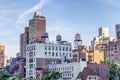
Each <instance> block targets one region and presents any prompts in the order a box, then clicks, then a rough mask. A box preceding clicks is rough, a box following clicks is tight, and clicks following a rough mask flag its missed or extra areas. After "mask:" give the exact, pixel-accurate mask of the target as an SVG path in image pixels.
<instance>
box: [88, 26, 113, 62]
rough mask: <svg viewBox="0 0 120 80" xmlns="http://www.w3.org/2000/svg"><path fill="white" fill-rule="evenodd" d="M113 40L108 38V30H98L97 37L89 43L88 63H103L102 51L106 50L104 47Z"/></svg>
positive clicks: (103, 28)
mask: <svg viewBox="0 0 120 80" xmlns="http://www.w3.org/2000/svg"><path fill="white" fill-rule="evenodd" d="M113 40H114V38H112V37H110V36H109V30H108V28H105V27H102V28H99V36H97V37H95V38H94V40H93V41H92V42H91V47H90V49H89V54H88V61H89V62H90V63H99V62H100V61H104V51H105V50H106V45H107V44H109V42H110V41H113Z"/></svg>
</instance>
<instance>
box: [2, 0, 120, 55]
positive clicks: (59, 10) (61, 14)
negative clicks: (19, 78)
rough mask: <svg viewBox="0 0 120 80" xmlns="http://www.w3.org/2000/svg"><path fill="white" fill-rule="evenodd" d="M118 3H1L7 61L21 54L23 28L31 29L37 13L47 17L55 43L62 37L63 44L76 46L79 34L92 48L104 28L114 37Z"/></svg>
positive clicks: (41, 0) (110, 0)
mask: <svg viewBox="0 0 120 80" xmlns="http://www.w3.org/2000/svg"><path fill="white" fill-rule="evenodd" d="M119 2H120V1H119V0H114V1H113V0H106V1H104V0H97V1H95V0H93V1H88V0H84V1H83V0H82V1H79V0H76V1H68V0H66V1H63V0H61V1H55V0H46V1H45V0H34V2H33V1H32V0H30V1H29V2H28V1H23V0H21V1H15V0H13V1H6V0H1V1H0V4H1V7H0V8H1V11H0V12H1V16H0V21H1V22H0V23H1V24H0V32H1V34H0V37H1V41H0V43H1V44H4V45H5V46H6V53H7V55H8V57H10V56H15V54H16V53H17V52H19V43H20V42H19V40H20V34H21V33H23V31H24V27H27V26H29V24H28V22H29V20H30V19H32V16H33V14H34V12H36V11H40V12H41V13H42V15H43V16H45V17H46V22H47V24H46V28H47V32H48V33H49V38H50V40H55V37H56V35H57V34H60V35H61V36H62V37H63V40H68V41H70V42H73V40H74V35H75V34H76V33H79V34H81V39H82V40H83V44H86V45H90V41H91V40H93V38H94V37H96V36H98V28H99V27H102V26H105V27H108V28H109V30H110V36H113V37H115V24H119V23H120V20H119V17H120V16H119V13H120V11H119V7H120V5H119V4H118V3H119ZM8 3H9V4H8ZM37 4H38V5H39V6H38V5H37ZM40 5H41V6H40ZM36 6H37V7H36ZM8 7H9V9H8ZM21 16H22V17H21ZM90 27H91V28H90ZM86 38H87V39H86Z"/></svg>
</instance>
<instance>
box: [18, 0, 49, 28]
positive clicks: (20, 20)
mask: <svg viewBox="0 0 120 80" xmlns="http://www.w3.org/2000/svg"><path fill="white" fill-rule="evenodd" d="M50 1H51V0H40V1H39V3H38V4H36V5H35V6H33V7H32V8H30V9H28V10H27V11H25V12H23V13H22V14H20V15H19V17H18V20H17V22H16V28H17V29H19V27H18V25H21V24H22V23H24V22H23V21H24V19H25V17H26V16H28V15H29V14H30V13H32V12H36V11H37V10H39V9H41V8H42V7H43V6H44V5H46V4H47V3H48V2H50Z"/></svg>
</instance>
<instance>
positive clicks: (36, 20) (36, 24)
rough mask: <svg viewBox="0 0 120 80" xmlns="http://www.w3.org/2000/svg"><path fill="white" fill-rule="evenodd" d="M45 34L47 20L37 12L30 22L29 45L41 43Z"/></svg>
mask: <svg viewBox="0 0 120 80" xmlns="http://www.w3.org/2000/svg"><path fill="white" fill-rule="evenodd" d="M43 32H46V18H45V17H44V16H42V15H41V13H40V12H36V13H34V16H33V19H31V20H30V21H29V43H34V42H39V41H41V35H42V33H43Z"/></svg>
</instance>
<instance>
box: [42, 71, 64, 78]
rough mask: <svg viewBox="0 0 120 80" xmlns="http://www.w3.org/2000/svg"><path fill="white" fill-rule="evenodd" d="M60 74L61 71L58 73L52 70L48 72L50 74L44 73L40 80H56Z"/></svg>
mask: <svg viewBox="0 0 120 80" xmlns="http://www.w3.org/2000/svg"><path fill="white" fill-rule="evenodd" d="M61 77H62V76H61V73H59V72H55V71H54V72H52V73H50V74H46V75H45V76H44V77H43V78H42V80H57V79H59V78H61Z"/></svg>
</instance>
